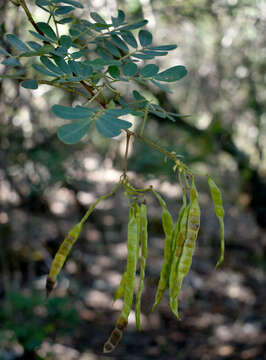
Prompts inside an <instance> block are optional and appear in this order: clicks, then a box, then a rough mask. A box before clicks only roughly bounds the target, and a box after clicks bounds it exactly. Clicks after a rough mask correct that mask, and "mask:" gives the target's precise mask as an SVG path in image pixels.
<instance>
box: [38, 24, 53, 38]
mask: <svg viewBox="0 0 266 360" xmlns="http://www.w3.org/2000/svg"><path fill="white" fill-rule="evenodd" d="M37 26H38V28H39V29H40V30H41V31H42V32H43V33H44V35H46V36H47V37H48V38H50V39H52V40H56V39H57V37H56V33H55V32H54V30H53V29H52V28H51V26H50V25H48V24H46V23H45V22H38V23H37Z"/></svg>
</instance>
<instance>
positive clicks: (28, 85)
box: [20, 80, 38, 90]
mask: <svg viewBox="0 0 266 360" xmlns="http://www.w3.org/2000/svg"><path fill="white" fill-rule="evenodd" d="M20 85H21V86H22V87H24V88H25V89H32V90H35V89H38V82H37V81H36V80H25V81H22V83H21V84H20Z"/></svg>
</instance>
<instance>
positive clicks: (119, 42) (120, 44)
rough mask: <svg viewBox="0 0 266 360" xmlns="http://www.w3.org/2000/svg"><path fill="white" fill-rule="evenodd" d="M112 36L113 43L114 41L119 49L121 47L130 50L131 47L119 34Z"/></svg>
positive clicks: (126, 50)
mask: <svg viewBox="0 0 266 360" xmlns="http://www.w3.org/2000/svg"><path fill="white" fill-rule="evenodd" d="M111 38H112V41H113V43H114V44H115V45H116V46H117V47H118V48H119V49H121V50H123V51H125V52H128V51H129V48H128V46H127V44H126V43H125V42H124V41H122V40H121V39H120V37H119V36H117V35H115V34H112V35H111Z"/></svg>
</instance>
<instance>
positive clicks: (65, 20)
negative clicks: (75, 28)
mask: <svg viewBox="0 0 266 360" xmlns="http://www.w3.org/2000/svg"><path fill="white" fill-rule="evenodd" d="M72 20H73V18H72V17H67V18H64V19H61V20H59V21H57V23H58V24H62V25H63V24H69V23H71V22H72Z"/></svg>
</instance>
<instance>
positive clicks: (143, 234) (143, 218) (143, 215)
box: [135, 204, 148, 330]
mask: <svg viewBox="0 0 266 360" xmlns="http://www.w3.org/2000/svg"><path fill="white" fill-rule="evenodd" d="M140 224H141V228H140V229H141V230H140V242H141V259H140V281H139V288H138V293H137V298H136V309H135V316H136V325H137V328H138V330H141V327H140V305H141V294H142V289H143V282H144V277H145V266H146V257H147V248H148V244H147V241H148V231H147V225H148V222H147V207H146V204H141V206H140Z"/></svg>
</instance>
